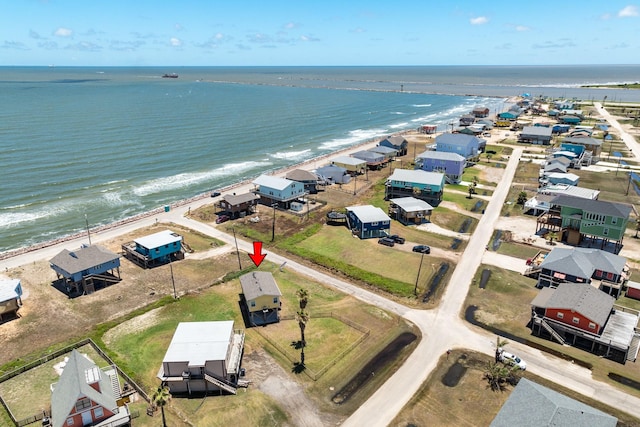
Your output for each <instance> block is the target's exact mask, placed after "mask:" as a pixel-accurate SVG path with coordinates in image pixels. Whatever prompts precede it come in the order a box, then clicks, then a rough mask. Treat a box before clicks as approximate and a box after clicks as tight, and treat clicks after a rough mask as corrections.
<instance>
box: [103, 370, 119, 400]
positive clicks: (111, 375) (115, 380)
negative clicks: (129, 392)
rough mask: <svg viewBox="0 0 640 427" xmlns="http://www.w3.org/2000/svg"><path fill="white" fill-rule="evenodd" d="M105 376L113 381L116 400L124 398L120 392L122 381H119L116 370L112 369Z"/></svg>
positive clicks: (112, 385) (112, 386)
mask: <svg viewBox="0 0 640 427" xmlns="http://www.w3.org/2000/svg"><path fill="white" fill-rule="evenodd" d="M105 374H106V375H108V376H109V379H110V380H111V388H112V389H113V395H114V396H115V398H116V399H120V397H122V394H121V392H120V381H118V373H117V372H116V370H115V369H110V370H108V371H105Z"/></svg>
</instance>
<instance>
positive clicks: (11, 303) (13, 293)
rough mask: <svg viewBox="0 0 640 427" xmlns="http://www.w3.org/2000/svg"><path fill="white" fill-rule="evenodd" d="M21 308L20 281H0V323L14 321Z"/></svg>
mask: <svg viewBox="0 0 640 427" xmlns="http://www.w3.org/2000/svg"><path fill="white" fill-rule="evenodd" d="M20 306H22V285H21V284H20V279H0V323H2V322H4V321H5V320H8V319H14V318H16V317H17V315H18V310H19V309H20Z"/></svg>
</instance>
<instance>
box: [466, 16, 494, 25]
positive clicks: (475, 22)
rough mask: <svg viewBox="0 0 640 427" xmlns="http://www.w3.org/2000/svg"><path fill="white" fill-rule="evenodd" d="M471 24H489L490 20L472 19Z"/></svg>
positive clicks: (480, 17) (482, 17) (484, 18)
mask: <svg viewBox="0 0 640 427" xmlns="http://www.w3.org/2000/svg"><path fill="white" fill-rule="evenodd" d="M469 22H471V25H482V24H486V23H487V22H489V18H487V17H486V16H478V17H476V18H471V19H470V20H469Z"/></svg>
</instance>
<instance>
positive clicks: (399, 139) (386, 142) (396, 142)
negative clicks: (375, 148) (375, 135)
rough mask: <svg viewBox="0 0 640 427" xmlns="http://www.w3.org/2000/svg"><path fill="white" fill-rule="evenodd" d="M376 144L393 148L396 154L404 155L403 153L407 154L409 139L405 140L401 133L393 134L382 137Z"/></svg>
mask: <svg viewBox="0 0 640 427" xmlns="http://www.w3.org/2000/svg"><path fill="white" fill-rule="evenodd" d="M378 145H381V146H383V147H389V148H393V149H394V150H397V151H398V156H404V155H405V154H407V147H408V146H409V141H407V140H406V139H405V137H404V136H402V135H394V136H389V137H387V138H385V139H383V140H382V141H380V142H379V143H378Z"/></svg>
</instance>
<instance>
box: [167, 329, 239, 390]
mask: <svg viewBox="0 0 640 427" xmlns="http://www.w3.org/2000/svg"><path fill="white" fill-rule="evenodd" d="M243 349H244V331H243V330H241V329H235V328H234V323H233V320H223V321H217V322H181V323H179V324H178V327H177V328H176V331H175V332H174V334H173V338H172V339H171V343H170V344H169V348H168V349H167V352H166V354H165V355H164V358H163V359H162V365H161V366H160V370H159V371H158V378H159V379H160V380H161V381H162V383H163V384H164V385H166V386H168V387H169V390H170V391H171V394H172V395H174V396H175V395H181V394H183V395H192V394H194V393H196V394H200V395H201V394H209V393H211V392H217V393H222V391H226V392H228V393H231V394H236V389H237V387H238V381H239V375H240V364H241V362H242V353H243Z"/></svg>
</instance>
